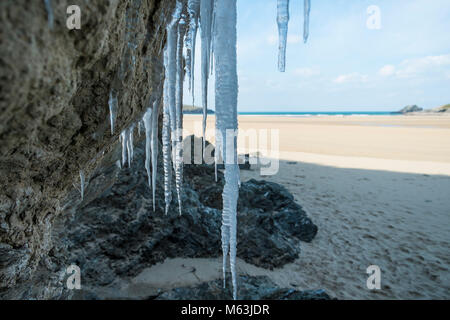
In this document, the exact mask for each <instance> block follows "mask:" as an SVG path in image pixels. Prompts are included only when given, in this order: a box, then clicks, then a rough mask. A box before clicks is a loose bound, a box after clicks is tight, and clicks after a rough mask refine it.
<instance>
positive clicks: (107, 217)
mask: <svg viewBox="0 0 450 320" xmlns="http://www.w3.org/2000/svg"><path fill="white" fill-rule="evenodd" d="M161 161H162V159H160V164H162V163H161ZM113 166H114V165H111V166H110V167H107V166H106V167H105V168H104V170H102V172H98V173H97V174H96V175H95V179H94V181H91V182H90V183H89V184H88V186H87V189H86V196H85V199H92V198H93V196H92V194H95V195H99V194H100V196H97V198H95V199H94V200H91V201H90V202H89V203H84V204H83V206H81V207H79V208H77V209H76V210H75V211H74V212H73V213H72V215H71V216H72V218H71V219H69V220H67V219H65V220H64V221H63V223H62V224H61V225H60V227H59V228H58V230H59V232H58V237H60V238H59V239H58V240H55V242H58V243H66V244H67V249H66V252H67V253H66V254H67V255H68V256H69V257H70V259H69V260H70V261H71V262H72V263H75V264H77V265H78V266H79V267H80V268H81V270H82V271H83V276H84V281H88V283H89V284H90V285H97V286H104V285H107V284H109V283H111V282H113V281H114V280H115V279H116V278H118V277H128V276H134V275H136V274H137V273H138V272H139V271H141V270H142V269H144V268H145V267H148V266H151V265H153V264H156V263H158V262H162V261H164V260H165V259H166V258H175V257H185V258H203V257H218V256H220V255H221V253H222V251H221V235H220V226H221V206H222V204H221V194H222V188H223V180H224V178H223V174H222V173H220V172H219V176H218V182H217V183H216V182H215V179H214V167H213V166H208V165H187V166H185V168H184V181H185V183H184V191H183V194H182V212H183V214H182V215H181V216H180V215H179V213H178V202H177V201H176V200H174V201H173V202H172V204H171V207H170V210H169V213H168V215H165V214H164V206H165V204H164V200H163V199H164V194H163V192H164V190H163V175H162V174H159V175H158V179H157V196H156V204H155V205H156V210H155V211H153V204H152V198H151V189H150V188H149V186H148V184H147V174H146V171H145V168H144V150H143V141H141V142H140V143H139V144H138V145H137V146H136V148H135V159H134V161H133V163H132V166H131V168H123V169H122V170H120V171H119V170H116V169H114V168H113ZM158 170H159V172H160V173H162V172H163V168H162V166H161V165H160V166H159V168H158ZM111 176H115V178H113V177H111ZM95 180H99V181H104V182H105V184H106V186H105V185H103V184H101V183H99V182H98V181H97V182H95ZM105 188H107V189H106V190H105ZM241 194H242V200H240V202H239V213H238V220H239V224H238V245H237V249H238V251H237V255H238V257H240V258H242V259H243V260H245V261H246V262H248V263H251V264H254V265H256V266H260V267H264V268H269V269H272V268H274V267H281V266H283V265H284V264H286V263H289V262H293V261H294V260H295V259H296V258H297V257H298V255H299V253H300V240H301V239H306V240H308V241H309V240H310V237H311V234H312V233H314V232H312V231H311V230H315V232H317V227H315V226H314V225H313V224H312V223H311V221H310V220H309V218H308V217H307V216H306V213H305V212H304V211H303V210H302V209H301V207H300V206H299V205H297V204H296V203H295V202H294V200H293V197H292V195H291V194H290V193H289V192H288V191H287V190H286V189H284V188H283V187H281V186H279V185H277V184H274V183H268V182H264V181H262V182H258V181H254V180H251V181H248V182H245V183H243V184H242V187H241ZM264 195H266V196H265V197H264V198H265V199H266V203H265V205H264V203H258V199H259V198H260V197H263V196H264ZM250 198H254V199H256V200H252V201H250ZM173 199H176V196H175V193H173ZM86 201H87V200H86ZM265 206H266V207H265ZM314 234H315V233H314ZM305 235H308V236H309V237H306V236H305Z"/></svg>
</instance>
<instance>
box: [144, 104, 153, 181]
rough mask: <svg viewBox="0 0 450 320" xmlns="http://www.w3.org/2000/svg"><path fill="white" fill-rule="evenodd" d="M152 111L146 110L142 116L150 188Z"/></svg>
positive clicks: (146, 167) (146, 168)
mask: <svg viewBox="0 0 450 320" xmlns="http://www.w3.org/2000/svg"><path fill="white" fill-rule="evenodd" d="M152 111H153V110H152V109H151V108H148V109H147V111H146V112H145V114H144V118H143V120H144V127H145V170H146V171H147V180H148V187H149V188H151V187H152V180H151V174H150V157H151V156H152V152H153V150H152V148H151V131H152Z"/></svg>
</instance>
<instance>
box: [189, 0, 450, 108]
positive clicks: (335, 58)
mask: <svg viewBox="0 0 450 320" xmlns="http://www.w3.org/2000/svg"><path fill="white" fill-rule="evenodd" d="M311 2H312V5H311V20H310V21H311V24H310V37H309V40H308V43H307V44H304V43H303V41H302V33H303V0H291V1H290V3H291V4H290V13H291V15H290V16H291V18H290V23H289V36H288V49H287V59H286V60H287V64H286V72H285V73H280V72H278V70H277V55H278V32H277V25H276V0H238V74H239V105H238V109H239V111H354V110H359V111H391V110H397V109H400V108H401V107H403V106H405V105H409V104H417V105H419V106H422V107H424V108H432V107H436V106H439V105H442V104H447V103H450V1H449V0H372V1H366V0H312V1H311ZM370 5H376V6H378V7H379V8H380V14H381V29H379V30H373V29H369V28H367V26H366V21H367V19H368V18H369V15H368V13H367V8H368V7H369V6H370ZM199 38H200V37H198V44H199V42H200V40H199ZM199 53H200V48H199V47H198V49H197V65H196V79H197V81H196V88H195V94H196V105H198V104H199V103H200V100H201V99H200V96H201V92H200V69H199V67H200V55H199ZM213 88H214V79H212V81H211V85H210V92H211V94H210V95H209V99H210V101H211V102H212V105H213V100H214V94H213V91H214V90H213ZM185 100H186V103H189V101H191V95H190V94H189V93H188V92H187V90H185ZM212 107H213V106H212Z"/></svg>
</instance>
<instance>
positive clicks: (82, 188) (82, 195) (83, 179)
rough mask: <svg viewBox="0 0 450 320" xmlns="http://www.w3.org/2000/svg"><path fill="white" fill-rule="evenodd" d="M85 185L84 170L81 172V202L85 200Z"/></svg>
mask: <svg viewBox="0 0 450 320" xmlns="http://www.w3.org/2000/svg"><path fill="white" fill-rule="evenodd" d="M84 184H85V176H84V172H83V170H80V193H81V201H83V200H84Z"/></svg>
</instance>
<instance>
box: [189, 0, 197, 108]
mask: <svg viewBox="0 0 450 320" xmlns="http://www.w3.org/2000/svg"><path fill="white" fill-rule="evenodd" d="M188 13H189V36H188V38H189V39H190V42H191V52H190V59H189V64H188V65H189V69H190V70H191V72H190V74H189V75H188V76H189V88H190V89H192V106H194V105H195V91H194V78H195V77H194V70H195V44H196V40H197V30H198V21H199V15H200V0H188ZM186 63H187V62H186Z"/></svg>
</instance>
